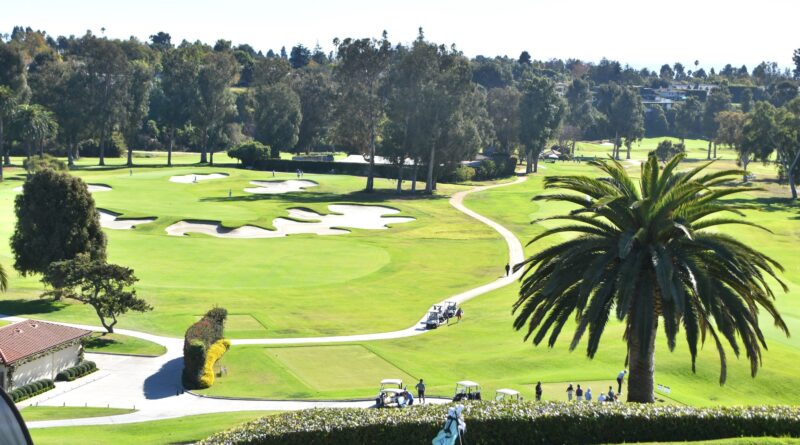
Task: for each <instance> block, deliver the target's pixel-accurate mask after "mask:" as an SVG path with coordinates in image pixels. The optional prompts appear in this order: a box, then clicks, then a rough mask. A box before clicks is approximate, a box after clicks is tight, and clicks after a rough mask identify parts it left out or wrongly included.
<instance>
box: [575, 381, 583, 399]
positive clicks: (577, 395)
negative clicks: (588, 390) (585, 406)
mask: <svg viewBox="0 0 800 445" xmlns="http://www.w3.org/2000/svg"><path fill="white" fill-rule="evenodd" d="M575 398H576V399H578V401H579V402H582V401H583V389H581V385H578V388H577V389H576V390H575Z"/></svg>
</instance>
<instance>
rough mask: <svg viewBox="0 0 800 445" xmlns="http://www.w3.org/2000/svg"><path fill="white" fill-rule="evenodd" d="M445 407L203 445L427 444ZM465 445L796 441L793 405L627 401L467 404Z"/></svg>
mask: <svg viewBox="0 0 800 445" xmlns="http://www.w3.org/2000/svg"><path fill="white" fill-rule="evenodd" d="M447 408H448V406H447V405H422V406H413V407H409V408H405V409H357V408H350V409H330V408H329V409H313V410H306V411H295V412H288V413H284V414H281V415H278V416H271V417H265V418H262V419H258V420H254V421H252V422H248V423H245V424H243V425H241V426H239V427H236V428H233V429H232V430H229V431H226V432H222V433H217V434H215V435H213V436H211V437H210V438H208V439H206V440H205V441H203V442H201V444H204V445H223V444H224V445H272V444H285V445H293V444H298V445H299V444H303V445H307V444H354V443H380V444H398V445H400V444H403V445H405V444H411V443H430V441H431V440H432V439H433V437H434V436H435V435H436V433H437V431H438V430H439V429H440V428H441V426H442V424H443V423H444V420H445V417H446V413H447ZM464 417H465V420H466V423H467V434H466V436H465V440H466V443H469V444H511V443H526V444H559V443H561V444H593V443H620V442H651V441H684V440H709V439H720V438H726V437H741V436H748V437H749V436H753V437H760V436H795V437H797V436H800V408H798V407H785V406H771V407H731V408H691V407H686V406H677V405H642V404H634V403H557V402H544V403H537V402H487V401H484V402H471V403H468V404H466V409H465V410H464Z"/></svg>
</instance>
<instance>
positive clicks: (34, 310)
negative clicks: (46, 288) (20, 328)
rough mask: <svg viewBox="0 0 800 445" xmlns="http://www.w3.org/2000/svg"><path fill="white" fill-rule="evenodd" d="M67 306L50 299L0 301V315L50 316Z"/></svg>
mask: <svg viewBox="0 0 800 445" xmlns="http://www.w3.org/2000/svg"><path fill="white" fill-rule="evenodd" d="M67 306H69V305H68V304H66V303H63V302H60V301H54V300H52V299H49V298H37V299H31V300H23V299H17V300H0V314H6V315H17V314H29V315H36V314H49V313H51V312H58V311H60V310H61V309H64V308H65V307H67Z"/></svg>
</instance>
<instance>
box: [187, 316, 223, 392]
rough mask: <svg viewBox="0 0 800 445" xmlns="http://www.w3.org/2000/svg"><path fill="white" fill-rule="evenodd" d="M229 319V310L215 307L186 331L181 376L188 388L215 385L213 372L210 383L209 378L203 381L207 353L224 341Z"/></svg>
mask: <svg viewBox="0 0 800 445" xmlns="http://www.w3.org/2000/svg"><path fill="white" fill-rule="evenodd" d="M227 317H228V311H227V310H225V309H223V308H219V307H215V308H213V309H211V310H210V311H208V312H207V313H206V315H205V316H203V318H202V319H200V320H199V321H198V322H196V323H194V324H193V325H191V326H189V329H187V330H186V335H185V336H184V342H183V373H182V375H181V380H182V381H183V386H185V387H186V388H189V389H198V388H208V386H210V384H211V383H213V372H212V378H211V380H210V381H209V379H207V378H206V379H203V376H204V375H205V368H206V361H207V353H208V351H209V350H210V349H211V348H212V346H213V345H215V344H216V343H218V342H219V341H220V340H222V337H223V334H224V331H225V320H226V319H227ZM226 350H227V349H226ZM223 353H224V351H223ZM221 355H222V354H220V356H221ZM217 359H219V357H217ZM214 363H216V360H214V362H212V363H211V366H212V367H213V365H214ZM204 385H206V386H204Z"/></svg>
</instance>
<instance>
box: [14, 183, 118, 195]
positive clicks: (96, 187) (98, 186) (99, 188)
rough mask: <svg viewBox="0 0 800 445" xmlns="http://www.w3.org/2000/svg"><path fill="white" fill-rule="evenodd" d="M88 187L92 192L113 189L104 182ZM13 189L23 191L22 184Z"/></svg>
mask: <svg viewBox="0 0 800 445" xmlns="http://www.w3.org/2000/svg"><path fill="white" fill-rule="evenodd" d="M86 188H88V189H89V192H91V193H94V192H110V191H111V187H109V186H107V185H103V184H88V185H87V186H86ZM12 191H15V192H21V191H22V186H19V187H14V188H13V189H12Z"/></svg>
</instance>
